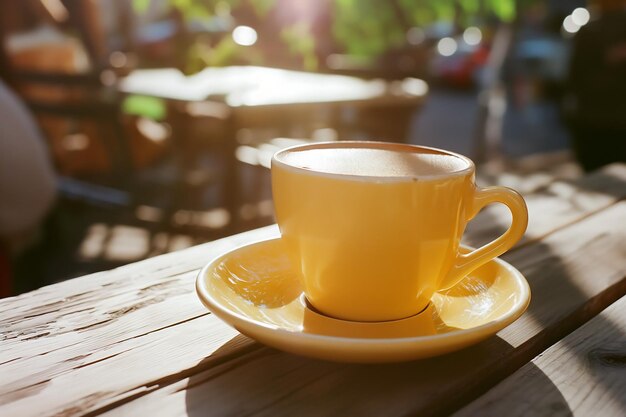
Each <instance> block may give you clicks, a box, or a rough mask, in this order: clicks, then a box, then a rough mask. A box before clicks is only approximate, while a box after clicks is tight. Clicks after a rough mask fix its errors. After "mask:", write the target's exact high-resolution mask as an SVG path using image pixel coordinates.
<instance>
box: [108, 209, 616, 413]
mask: <svg viewBox="0 0 626 417" xmlns="http://www.w3.org/2000/svg"><path fill="white" fill-rule="evenodd" d="M625 239H626V202H622V203H618V204H616V205H614V206H612V207H610V208H608V209H606V210H604V211H602V212H599V213H596V214H595V215H592V216H590V217H588V218H586V219H584V220H582V221H580V222H578V223H576V224H574V225H571V226H570V227H568V228H565V229H562V230H560V231H558V232H556V233H554V234H553V235H550V236H548V237H547V238H545V239H544V240H542V241H541V242H537V243H534V244H530V245H528V246H525V247H522V248H520V249H519V250H517V251H515V252H514V253H512V254H511V255H510V256H509V257H508V260H509V261H512V262H513V263H514V264H515V265H517V266H518V267H520V268H521V270H522V272H523V273H525V275H526V276H527V278H528V280H529V283H530V285H531V287H532V291H533V294H534V298H533V301H532V302H531V306H530V309H529V311H528V313H527V314H525V315H524V316H523V317H522V318H521V319H520V320H519V321H517V322H516V323H514V324H513V325H511V326H510V327H508V328H506V329H504V330H503V331H501V332H500V333H499V334H498V336H497V337H494V338H491V339H489V340H487V341H485V342H484V343H482V344H480V345H478V346H475V347H473V348H470V349H467V350H465V351H462V352H458V353H456V354H451V355H447V356H445V357H441V358H434V359H431V360H424V361H417V362H411V363H405V364H398V365H376V366H373V365H369V366H359V365H345V364H333V363H328V362H322V361H316V360H310V359H306V358H299V357H296V356H293V355H289V354H285V353H281V352H278V351H275V350H272V349H269V348H262V349H260V350H257V351H255V352H252V353H249V354H248V355H242V356H239V357H238V362H237V363H236V364H235V365H236V366H232V365H233V364H232V363H231V364H230V365H231V367H229V368H228V371H224V367H225V366H227V365H220V366H218V367H212V366H210V358H209V359H207V360H202V361H199V362H198V365H197V366H198V372H197V373H195V374H193V375H191V376H189V377H188V378H185V379H183V380H181V381H179V382H174V383H172V384H170V385H168V386H165V387H162V388H161V389H158V390H155V391H154V392H151V393H149V394H147V395H145V396H142V397H140V398H136V399H134V401H130V402H127V403H124V404H119V406H118V407H116V408H114V409H112V410H110V413H111V414H121V415H134V414H138V413H142V412H143V413H148V414H150V413H151V412H160V413H162V414H164V415H174V416H175V415H194V414H195V415H204V414H209V415H211V414H216V415H247V414H253V415H273V416H275V415H346V414H349V415H388V416H389V415H407V414H417V415H439V414H446V413H449V412H452V411H454V410H456V409H457V408H459V407H460V406H462V405H464V404H466V403H467V402H469V401H470V400H472V399H473V398H475V397H476V396H477V395H479V394H481V393H483V392H484V391H485V390H487V389H488V388H489V387H491V386H493V385H495V384H496V383H497V382H498V381H500V380H501V379H503V378H504V377H505V376H507V375H509V374H510V373H512V372H514V371H515V370H516V369H518V368H519V367H520V366H522V365H523V364H525V363H527V362H528V361H530V360H531V359H532V358H533V357H534V356H536V355H537V354H538V353H540V352H542V351H543V350H545V349H546V348H547V347H549V346H551V345H552V344H553V343H555V342H556V341H558V340H560V339H561V338H562V337H563V336H564V335H565V334H567V333H568V332H570V331H572V330H574V329H575V328H577V327H578V326H580V325H581V324H582V323H584V322H585V321H587V320H588V319H589V318H591V317H593V316H594V315H595V314H597V313H598V312H599V311H601V310H602V309H603V308H604V307H605V306H606V305H608V304H610V303H611V302H613V301H614V300H615V299H617V298H619V297H621V296H622V295H623V294H625V293H626V262H624V259H626V247H624V245H622V244H620V242H623V241H624V240H625ZM250 343H253V342H252V341H251V342H250ZM207 366H208V368H207Z"/></svg>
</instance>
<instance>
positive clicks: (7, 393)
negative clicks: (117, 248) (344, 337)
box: [0, 166, 626, 415]
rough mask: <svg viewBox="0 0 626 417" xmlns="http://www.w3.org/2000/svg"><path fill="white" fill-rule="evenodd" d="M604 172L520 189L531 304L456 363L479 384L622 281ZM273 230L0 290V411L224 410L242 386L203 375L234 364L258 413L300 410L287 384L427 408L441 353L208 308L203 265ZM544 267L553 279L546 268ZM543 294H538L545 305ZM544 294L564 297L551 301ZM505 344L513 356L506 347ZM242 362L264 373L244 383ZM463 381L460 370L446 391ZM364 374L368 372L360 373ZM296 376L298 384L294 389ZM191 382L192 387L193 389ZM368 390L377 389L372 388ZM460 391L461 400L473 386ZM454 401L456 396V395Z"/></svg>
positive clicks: (619, 186)
mask: <svg viewBox="0 0 626 417" xmlns="http://www.w3.org/2000/svg"><path fill="white" fill-rule="evenodd" d="M611 169H612V172H608V173H607V172H601V173H598V174H595V175H594V176H592V177H589V178H585V179H583V181H582V182H581V183H580V184H579V185H576V184H574V185H572V184H570V183H566V182H564V183H563V184H565V187H564V186H561V185H557V184H559V183H558V182H557V183H554V184H553V185H550V186H548V187H545V188H542V189H540V190H539V191H538V192H539V193H544V197H545V198H540V197H537V198H535V197H534V195H531V196H527V199H528V200H529V209H530V211H531V225H532V224H534V223H533V222H534V221H536V222H537V224H538V226H533V227H534V229H533V228H532V227H531V236H532V238H530V239H528V240H527V242H526V243H524V244H523V245H522V246H520V248H519V249H517V250H516V251H513V252H512V253H511V254H510V255H508V258H507V259H508V260H509V261H511V262H513V264H514V265H516V266H518V267H521V268H522V270H523V272H524V273H525V274H527V276H529V279H530V280H531V285H532V286H533V291H534V294H535V301H533V304H532V305H531V310H530V313H531V314H529V315H526V316H524V317H523V318H522V320H521V321H519V322H518V324H517V325H516V326H515V327H510V328H508V329H506V330H505V331H504V332H502V333H501V335H500V339H494V340H492V341H490V342H489V343H487V344H485V345H484V346H483V347H481V348H480V349H478V350H476V349H474V350H472V352H475V355H476V356H477V359H476V360H477V363H478V364H480V365H479V366H478V368H480V367H481V366H485V364H491V363H493V361H494V358H495V360H498V359H503V358H507V361H506V364H505V365H502V366H499V367H497V369H496V370H493V371H489V372H487V373H486V375H485V373H481V372H479V371H478V368H476V369H474V368H471V367H470V368H471V369H469V370H468V369H467V368H463V367H462V366H460V365H459V366H457V365H454V366H455V367H458V368H459V369H463V372H464V373H461V374H459V375H465V373H467V374H468V375H470V376H473V377H474V378H476V379H474V380H475V381H478V380H481V379H482V380H484V381H487V382H489V381H492V380H493V381H494V382H493V383H495V381H496V380H497V379H498V378H500V379H501V378H502V377H503V376H504V374H508V373H511V372H512V371H513V370H515V369H516V368H517V367H519V366H521V365H522V364H523V363H525V362H527V361H528V360H530V359H531V358H532V356H528V355H530V354H531V353H530V352H531V351H533V349H539V347H538V346H542V345H545V344H546V343H550V341H551V340H553V339H554V338H555V337H557V336H558V335H562V334H564V333H566V332H567V331H568V329H570V328H571V327H572V326H576V325H577V324H576V323H580V322H582V321H584V320H586V319H587V318H588V317H590V316H592V315H593V314H594V311H597V310H598V309H599V308H600V306H603V305H606V303H608V301H607V300H609V299H610V298H611V297H615V294H616V293H618V292H620V291H622V290H623V288H622V287H623V276H624V271H623V269H624V268H623V265H613V264H612V263H611V262H616V261H615V260H619V259H622V258H623V256H624V254H623V253H619V247H620V245H619V244H617V242H618V241H619V238H620V236H621V238H623V230H622V228H621V225H624V224H626V220H625V219H624V216H625V215H626V214H624V207H623V205H622V204H615V205H614V206H613V207H610V206H611V205H613V204H614V203H615V202H616V201H618V200H619V199H621V198H623V196H624V193H626V185H625V184H626V182H625V181H624V179H625V178H626V174H625V173H626V168H624V166H617V167H613V168H611ZM594 181H595V182H594ZM553 186H554V187H556V188H555V189H553V188H551V187H553ZM568 187H569V188H568ZM546 199H547V200H546ZM546 201H549V202H546ZM532 213H535V214H534V215H533V214H532ZM475 224H476V225H478V226H481V225H482V231H483V232H482V233H481V235H480V237H481V238H489V239H492V238H494V237H495V236H496V235H497V234H499V233H501V230H502V227H503V226H501V225H500V224H505V221H504V220H502V216H500V215H498V214H497V213H496V214H492V215H491V214H489V212H486V213H485V216H484V217H483V220H481V219H480V218H479V219H477V220H476V221H475ZM609 226H610V227H609ZM561 229H563V230H561ZM275 235H277V229H276V228H275V227H269V228H264V229H259V230H256V231H252V232H249V233H246V234H242V235H237V236H233V237H230V238H227V239H223V240H220V241H216V242H211V243H208V244H205V245H200V246H198V247H195V248H191V249H188V250H185V251H181V252H176V253H173V254H169V255H164V256H161V257H157V258H153V259H150V260H147V261H143V262H139V263H136V264H132V265H129V266H126V267H122V268H118V269H116V270H113V271H108V272H104V273H99V274H94V275H90V276H86V277H83V278H80V279H75V280H71V281H67V282H64V283H60V284H57V285H54V286H49V287H45V288H42V289H40V290H38V291H35V292H32V293H29V294H24V295H22V296H20V297H15V298H11V299H6V300H2V301H0V330H1V335H0V374H1V375H2V379H0V415H13V414H16V413H17V414H24V413H27V414H42V413H43V414H57V413H58V414H61V415H63V414H66V415H70V414H76V413H93V414H98V413H101V412H104V411H107V410H112V411H116V407H117V406H122V405H124V404H127V406H133V404H134V403H137V405H138V406H139V407H144V406H145V407H149V406H148V405H147V404H146V401H144V400H143V398H144V397H145V398H146V400H147V399H151V400H152V399H154V401H155V404H158V407H159V408H158V409H157V411H162V414H168V413H169V412H172V413H173V414H176V413H185V412H186V408H187V403H188V401H191V402H192V403H193V404H196V405H194V408H197V409H198V410H201V411H206V404H205V402H204V400H203V398H204V396H205V395H208V398H211V397H215V398H220V397H224V401H223V404H221V407H225V408H224V411H225V412H226V411H228V410H229V407H232V404H231V402H230V401H227V398H228V396H229V395H234V394H236V393H239V392H240V391H241V390H240V389H239V388H237V389H235V388H232V387H230V385H229V383H226V384H225V385H224V387H230V388H231V389H232V393H230V394H229V393H226V392H224V390H223V389H218V390H214V389H213V388H212V387H214V385H213V383H210V381H213V380H214V381H215V382H216V383H217V382H219V381H221V382H224V380H223V379H222V378H227V381H226V382H228V381H231V382H232V384H235V382H236V380H237V375H239V376H240V377H241V378H242V381H240V382H239V383H238V384H240V385H241V388H242V389H243V388H245V387H248V388H250V389H259V390H260V391H259V392H257V393H253V392H250V393H248V394H249V395H253V399H255V401H256V400H258V401H256V402H255V401H252V400H250V398H248V397H245V396H244V397H242V398H248V402H247V404H248V405H247V406H249V407H250V409H249V410H248V411H254V410H256V411H259V410H260V408H262V405H263V403H264V401H270V403H271V401H276V404H277V405H276V407H278V409H280V410H283V411H285V412H287V411H289V410H292V411H293V410H297V404H298V402H297V401H295V400H288V399H287V398H285V399H277V398H278V397H276V396H277V395H278V396H279V397H280V396H281V395H283V396H284V395H286V392H287V391H292V390H293V391H294V398H301V397H302V398H304V399H303V400H302V401H304V403H307V404H308V403H309V402H310V401H311V399H312V398H316V397H315V395H318V396H321V397H323V399H324V401H320V402H319V404H317V406H318V407H317V408H315V409H316V410H321V411H322V412H325V411H328V412H332V411H333V410H339V411H340V410H342V409H344V408H345V409H354V408H353V407H356V409H358V407H360V405H355V404H356V403H358V401H357V399H358V398H359V397H360V394H359V392H360V391H359V389H360V388H363V389H364V392H365V393H367V394H366V395H367V396H369V397H371V398H369V399H368V401H370V402H372V403H373V405H375V404H378V406H380V403H379V402H377V401H376V398H386V399H385V403H389V402H391V401H392V400H393V399H394V398H395V399H397V400H398V404H397V405H396V406H395V407H396V408H393V407H392V409H390V411H394V410H395V411H398V412H399V413H403V412H406V411H407V410H408V411H409V412H413V411H416V410H426V411H429V410H430V412H432V411H433V409H432V408H430V409H429V408H428V407H429V404H430V407H432V404H435V400H436V399H437V398H440V397H441V395H434V396H433V397H432V398H433V400H432V401H431V402H430V403H427V402H425V400H422V401H421V402H420V401H417V402H416V401H413V400H411V399H412V398H413V397H414V396H415V392H414V391H412V390H413V389H418V390H420V391H421V390H422V389H423V388H422V385H420V384H419V380H416V376H415V375H421V374H427V375H431V374H434V372H433V369H437V368H438V367H440V366H441V365H437V364H441V363H442V362H441V361H443V360H444V359H438V360H434V361H426V362H417V363H413V364H408V365H403V366H389V367H381V368H376V367H350V366H343V365H335V364H330V363H325V362H318V361H309V360H306V359H301V358H298V357H295V356H291V355H286V354H282V353H279V352H276V351H273V350H270V349H266V348H262V347H261V346H260V345H258V344H256V343H254V342H252V341H250V340H249V339H246V338H244V337H242V336H237V333H236V332H235V331H233V330H232V329H230V328H229V327H228V326H226V325H225V324H223V323H222V322H221V321H220V320H218V319H217V318H215V317H213V316H212V315H210V314H208V313H207V311H206V310H205V309H204V308H203V307H202V306H201V305H200V303H199V301H198V300H197V299H196V297H195V294H194V292H193V280H194V278H195V274H196V272H197V270H198V269H199V268H200V267H201V266H202V265H203V264H205V263H206V262H207V261H208V260H210V259H211V258H212V257H214V256H217V255H218V254H221V253H223V252H224V251H226V250H228V249H230V248H233V247H236V246H239V245H241V244H243V243H248V242H251V241H254V240H259V239H263V238H268V237H271V236H275ZM472 236H474V234H472V233H471V232H470V238H471V237H472ZM554 248H557V249H558V251H556V249H554ZM587 248H589V250H590V252H587ZM594 256H596V257H597V258H598V259H604V260H605V261H606V263H605V264H601V265H605V267H600V268H597V267H595V268H594V265H593V264H591V263H589V262H588V261H587V262H585V259H587V260H588V259H593V257H594ZM619 256H622V258H620V257H619ZM611 260H613V261H611ZM611 268H613V269H611ZM570 270H571V271H573V272H571V271H570ZM570 272H571V273H570ZM620 273H622V275H621V276H620V275H619V274H620ZM550 274H553V275H555V277H556V278H554V277H548V276H547V275H550ZM537 292H540V293H541V294H546V296H545V297H544V298H543V299H542V298H541V297H539V302H536V300H537ZM561 294H564V295H566V296H567V297H565V296H561ZM551 297H556V298H557V299H559V300H560V301H561V302H559V303H552V301H553V300H552V299H551ZM562 298H563V300H561V299H562ZM552 304H554V305H552ZM557 340H558V339H557ZM529 341H532V343H529ZM545 347H547V346H545ZM545 347H544V348H545ZM513 348H518V349H515V351H512V349H513ZM511 352H513V354H512V358H513V359H510V358H509V357H508V356H507V355H509V353H511ZM467 355H468V354H467V353H464V354H462V355H459V356H457V355H452V356H450V357H449V358H448V359H445V361H452V362H454V363H464V359H463V358H466V359H467V358H471V359H472V360H471V361H470V362H473V360H474V358H473V357H472V356H469V357H468V356H467ZM274 362H276V364H277V365H276V366H274V365H272V364H274ZM270 365H271V366H270ZM464 366H467V365H464ZM289 369H291V371H289ZM374 370H380V371H381V372H382V373H383V376H382V379H377V378H374V379H375V380H378V381H379V382H376V383H375V381H369V379H372V375H373V374H372V373H371V371H374ZM470 371H471V372H470ZM247 372H252V375H258V376H259V378H257V379H254V378H253V379H252V380H251V381H248V382H245V380H246V378H245V377H244V376H245V375H246V373H247ZM270 372H271V374H272V375H275V378H274V379H273V381H274V382H273V383H272V386H274V385H276V384H278V385H280V384H282V382H280V384H279V383H278V382H277V381H284V382H285V386H284V387H283V388H282V390H281V389H279V387H278V388H276V389H275V391H276V395H273V394H272V395H270V394H267V395H265V394H263V392H265V391H264V390H268V389H269V390H272V392H274V388H272V387H265V385H267V383H266V382H265V381H264V380H262V379H261V378H260V377H261V376H263V375H265V374H266V373H270ZM396 372H397V375H396ZM459 372H460V371H459ZM231 375H232V376H231ZM289 375H292V376H289ZM446 375H447V374H446ZM448 377H451V378H457V377H458V375H457V374H454V373H453V374H450V375H447V376H445V375H442V376H441V377H437V378H435V380H434V382H435V385H434V386H437V385H436V384H437V383H439V384H442V387H443V386H445V387H446V389H448V390H449V389H451V388H450V386H449V383H446V384H443V382H444V381H445V380H446V378H448ZM368 378H369V379H368ZM432 378H433V377H431V379H432ZM296 379H297V380H298V381H296ZM431 379H428V378H427V379H425V381H431V382H432V380H431ZM471 380H472V379H463V380H462V381H461V380H460V381H459V382H458V383H455V384H452V388H457V387H459V386H461V387H462V386H463V384H464V383H463V381H471ZM359 381H360V383H361V384H363V382H367V383H366V384H365V386H362V385H359V383H356V384H355V382H359ZM437 381H439V382H437ZM302 383H306V387H307V388H306V389H304V388H302V389H299V388H298V387H300V386H301V384H302ZM493 383H491V385H493ZM186 384H192V385H193V386H194V389H193V390H190V393H189V395H187V394H186V392H185V387H186ZM235 385H236V384H235ZM352 385H354V387H351V386H352ZM280 386H282V385H280ZM376 389H380V390H381V391H380V395H379V393H377V391H376ZM446 389H442V391H441V393H449V391H446ZM484 389H486V388H484ZM484 389H483V390H484ZM171 390H174V391H171ZM177 390H180V391H177ZM333 390H334V391H333ZM428 391H429V390H428V389H427V390H426V391H425V392H428ZM333 392H338V393H341V400H340V401H337V402H336V403H335V405H333V406H332V407H331V404H330V403H329V395H332V393H333ZM461 392H462V393H463V395H464V396H463V398H466V397H468V395H469V394H471V393H474V392H476V390H475V389H461ZM195 393H200V394H201V395H199V396H196V395H195ZM316 393H317V394H316ZM147 394H150V395H147ZM309 394H311V395H312V396H311V395H309ZM181 395H182V397H181ZM383 395H384V396H385V397H383ZM261 396H262V397H263V398H261ZM444 397H445V395H444ZM280 398H282V397H280ZM459 398H461V397H459ZM261 400H262V401H261ZM177 401H178V402H177ZM181 401H182V402H181ZM233 401H234V400H233ZM368 401H365V403H364V404H368ZM448 403H449V404H456V405H461V404H462V403H463V401H460V400H459V401H448ZM268 404H269V403H268ZM174 405H176V407H175V406H174ZM272 407H274V406H272ZM294 407H295V408H294ZM342 407H343V408H342ZM137 410H141V408H137V409H133V411H132V412H130V414H137V413H139V414H142V415H143V414H146V413H145V412H139V411H137ZM274 410H275V408H270V409H269V411H268V412H269V413H270V414H271V411H274ZM372 410H377V411H380V409H377V408H376V407H373V408H372ZM120 411H121V412H122V411H123V412H127V411H129V410H127V409H125V408H124V409H120ZM165 411H167V412H165ZM230 411H233V412H235V411H239V409H238V408H234V409H233V408H230ZM339 411H338V412H339ZM357 411H358V410H357ZM391 414H394V413H391Z"/></svg>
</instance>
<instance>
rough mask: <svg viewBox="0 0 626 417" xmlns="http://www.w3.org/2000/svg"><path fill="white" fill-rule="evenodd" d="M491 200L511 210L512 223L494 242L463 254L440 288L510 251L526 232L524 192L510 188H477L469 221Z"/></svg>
mask: <svg viewBox="0 0 626 417" xmlns="http://www.w3.org/2000/svg"><path fill="white" fill-rule="evenodd" d="M491 203H502V204H504V205H505V206H507V207H508V208H509V210H510V211H511V226H510V227H509V229H508V230H507V231H506V232H504V234H503V235H501V236H500V237H498V238H497V239H496V240H494V241H493V242H490V243H488V244H486V245H484V246H483V247H481V248H479V249H476V250H475V251H473V252H470V253H467V254H461V253H459V254H458V255H457V258H456V261H455V264H454V266H453V267H452V269H451V270H450V272H449V273H448V275H447V276H446V277H445V278H444V279H443V282H442V285H441V286H440V288H439V289H440V290H446V289H448V288H450V287H453V286H455V285H456V284H458V283H459V281H461V279H463V278H465V276H467V274H469V273H470V272H472V271H473V270H475V269H476V268H478V267H479V266H481V265H484V264H486V263H487V262H489V261H490V260H492V259H493V258H495V257H496V256H500V255H502V254H503V253H504V252H506V251H507V250H509V249H510V248H511V247H512V246H513V245H514V244H515V243H516V242H517V241H518V240H519V239H520V238H521V237H522V235H523V234H524V232H525V231H526V226H527V225H528V209H527V208H526V203H525V202H524V199H523V198H522V196H521V195H519V194H518V193H517V192H516V191H514V190H511V189H510V188H506V187H487V188H482V189H477V190H476V191H475V194H474V200H473V203H472V206H471V208H470V210H469V213H468V217H467V221H469V220H471V219H472V218H474V216H476V214H478V212H479V211H480V210H482V208H483V207H485V206H486V205H488V204H491Z"/></svg>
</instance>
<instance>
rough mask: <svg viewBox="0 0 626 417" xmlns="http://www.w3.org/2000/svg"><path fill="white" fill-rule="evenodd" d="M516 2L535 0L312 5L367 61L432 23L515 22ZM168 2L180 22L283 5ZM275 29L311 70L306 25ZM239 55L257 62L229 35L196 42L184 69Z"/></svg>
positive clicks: (145, 1)
mask: <svg viewBox="0 0 626 417" xmlns="http://www.w3.org/2000/svg"><path fill="white" fill-rule="evenodd" d="M132 1H133V7H134V8H135V10H137V11H138V12H143V11H146V10H147V9H148V7H149V5H150V2H151V1H152V0H132ZM291 1H301V0H291ZM302 1H303V0H302ZM306 1H312V2H315V1H316V0H306ZM516 1H518V2H521V3H522V4H529V3H532V2H534V1H536V0H333V1H331V2H329V3H327V2H319V3H317V4H320V6H322V7H326V6H327V7H331V10H330V11H329V13H330V15H331V16H332V17H333V24H332V28H331V35H332V36H333V37H334V39H335V41H336V42H337V44H338V45H339V46H341V47H343V49H344V51H345V52H346V53H348V54H351V55H356V56H361V57H372V56H377V55H380V54H382V53H384V52H386V51H388V50H390V49H393V48H395V47H398V46H401V45H403V44H404V43H405V36H406V32H407V30H408V29H410V28H411V27H413V26H420V27H424V26H427V25H430V24H432V23H434V22H438V21H454V22H456V23H458V24H460V25H462V26H463V25H470V24H477V23H478V24H479V23H480V21H481V19H485V18H487V17H491V16H495V17H497V18H499V19H500V20H502V21H507V22H508V21H511V20H513V19H514V18H515V13H516ZM168 4H169V6H170V7H173V8H175V9H177V10H178V11H179V12H180V13H181V14H182V15H183V17H184V18H185V19H207V18H210V17H212V16H215V15H216V14H217V13H219V11H220V10H222V11H223V10H227V12H228V10H236V9H237V8H252V10H253V11H254V13H255V14H256V16H257V17H259V18H260V19H263V18H264V17H265V16H267V15H268V14H269V13H270V12H271V11H272V9H273V8H274V7H280V5H281V4H282V5H283V6H286V3H280V4H279V3H277V1H276V0H168ZM280 30H281V32H280V33H281V39H282V41H283V42H284V44H285V46H286V49H287V50H288V51H289V52H290V53H292V54H294V55H295V56H300V57H302V60H303V64H304V67H305V68H307V69H316V68H317V66H318V58H317V56H316V53H315V38H314V36H313V35H312V33H311V30H310V27H309V25H308V23H306V22H298V23H296V24H291V25H290V26H286V27H283V28H281V29H280ZM261 36H263V34H261ZM244 52H245V57H246V59H247V60H249V61H254V62H256V63H262V56H261V55H260V52H259V51H257V50H255V49H254V48H252V47H245V48H244V49H242V47H240V46H238V45H236V44H234V42H232V40H231V39H230V37H224V39H222V40H221V41H220V42H219V43H218V44H217V45H216V46H210V45H209V43H208V42H207V43H202V42H198V44H197V45H193V46H192V48H190V51H189V53H188V56H189V60H190V64H189V65H188V69H200V68H201V67H202V66H206V65H227V64H228V63H229V61H232V60H235V59H240V58H241V57H242V56H244Z"/></svg>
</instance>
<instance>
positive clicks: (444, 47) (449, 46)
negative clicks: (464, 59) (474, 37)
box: [437, 37, 458, 56]
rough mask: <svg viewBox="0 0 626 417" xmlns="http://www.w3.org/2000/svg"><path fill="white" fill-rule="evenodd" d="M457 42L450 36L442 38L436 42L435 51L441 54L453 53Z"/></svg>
mask: <svg viewBox="0 0 626 417" xmlns="http://www.w3.org/2000/svg"><path fill="white" fill-rule="evenodd" d="M457 47H458V45H457V43H456V41H455V40H454V39H452V38H450V37H446V38H442V39H441V40H440V41H439V42H438V43H437V52H439V54H441V55H443V56H450V55H453V54H454V53H455V52H456V50H457Z"/></svg>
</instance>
